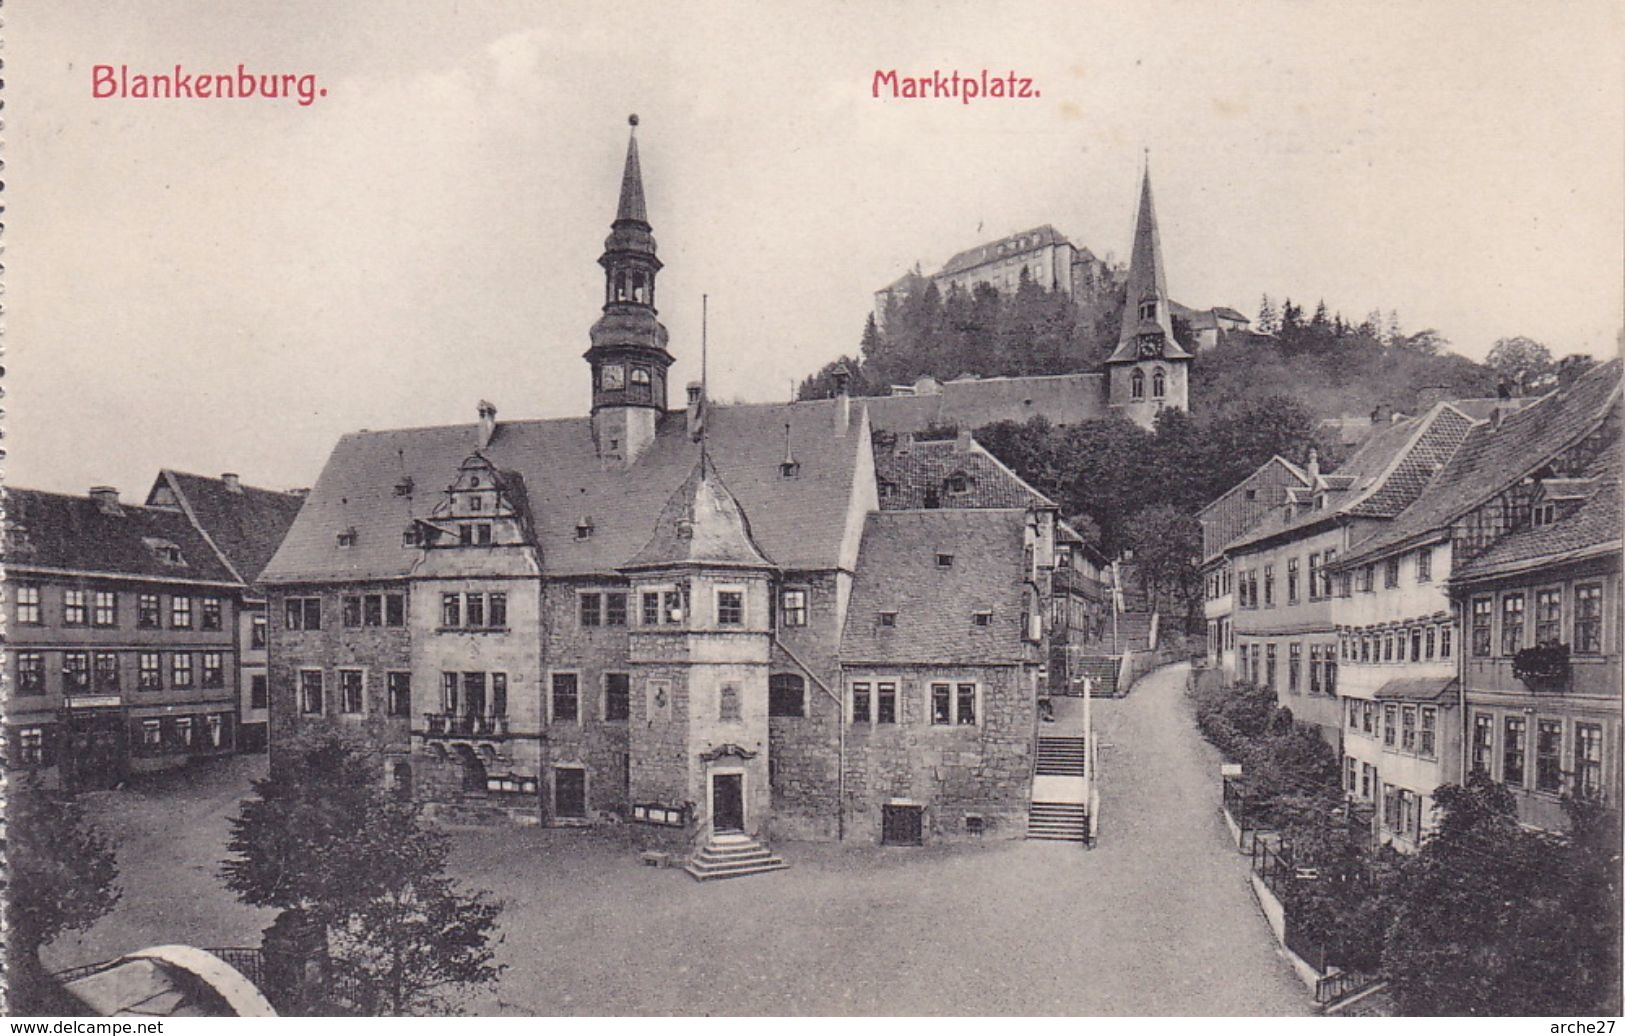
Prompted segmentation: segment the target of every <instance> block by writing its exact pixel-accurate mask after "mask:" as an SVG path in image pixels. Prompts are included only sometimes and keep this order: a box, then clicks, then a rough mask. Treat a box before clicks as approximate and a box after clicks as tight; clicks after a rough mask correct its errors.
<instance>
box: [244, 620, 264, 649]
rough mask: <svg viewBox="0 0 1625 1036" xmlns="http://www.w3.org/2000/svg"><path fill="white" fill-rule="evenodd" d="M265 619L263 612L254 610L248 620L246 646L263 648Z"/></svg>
mask: <svg viewBox="0 0 1625 1036" xmlns="http://www.w3.org/2000/svg"><path fill="white" fill-rule="evenodd" d="M266 625H267V624H266V621H265V613H264V612H256V613H254V615H253V616H252V617H251V618H250V619H249V620H248V646H249V647H250V648H257V649H260V650H264V649H265V634H266Z"/></svg>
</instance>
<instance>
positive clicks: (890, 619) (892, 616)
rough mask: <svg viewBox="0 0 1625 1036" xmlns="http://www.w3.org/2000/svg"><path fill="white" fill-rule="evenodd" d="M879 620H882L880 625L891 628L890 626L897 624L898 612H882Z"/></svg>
mask: <svg viewBox="0 0 1625 1036" xmlns="http://www.w3.org/2000/svg"><path fill="white" fill-rule="evenodd" d="M879 620H880V625H882V626H884V627H886V628H888V629H889V628H891V627H893V626H896V625H897V613H896V612H881V613H880V615H879Z"/></svg>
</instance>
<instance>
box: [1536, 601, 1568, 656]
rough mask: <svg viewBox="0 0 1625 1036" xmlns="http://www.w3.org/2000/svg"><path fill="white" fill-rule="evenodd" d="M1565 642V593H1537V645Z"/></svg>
mask: <svg viewBox="0 0 1625 1036" xmlns="http://www.w3.org/2000/svg"><path fill="white" fill-rule="evenodd" d="M1562 641H1563V591H1562V590H1555V589H1554V590H1539V591H1536V593H1535V643H1536V644H1541V645H1544V644H1560V643H1562Z"/></svg>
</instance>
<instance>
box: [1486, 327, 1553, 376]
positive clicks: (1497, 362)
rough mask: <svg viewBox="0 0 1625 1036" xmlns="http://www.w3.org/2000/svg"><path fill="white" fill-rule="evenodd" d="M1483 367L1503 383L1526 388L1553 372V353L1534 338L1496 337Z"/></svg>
mask: <svg viewBox="0 0 1625 1036" xmlns="http://www.w3.org/2000/svg"><path fill="white" fill-rule="evenodd" d="M1484 364H1485V366H1487V367H1489V368H1490V369H1491V370H1493V371H1494V372H1495V373H1496V376H1497V377H1499V378H1500V379H1501V382H1502V383H1503V384H1506V385H1529V384H1531V383H1533V382H1535V381H1536V380H1538V379H1540V378H1542V377H1544V376H1545V375H1546V374H1547V373H1548V372H1549V371H1550V370H1551V369H1552V352H1551V350H1550V349H1548V348H1546V347H1545V346H1544V345H1541V344H1540V343H1539V342H1537V341H1535V340H1534V339H1533V338H1525V337H1524V336H1523V335H1514V336H1513V337H1511V338H1497V339H1496V340H1495V344H1494V345H1493V346H1491V347H1490V354H1489V355H1488V356H1486V357H1485V358H1484Z"/></svg>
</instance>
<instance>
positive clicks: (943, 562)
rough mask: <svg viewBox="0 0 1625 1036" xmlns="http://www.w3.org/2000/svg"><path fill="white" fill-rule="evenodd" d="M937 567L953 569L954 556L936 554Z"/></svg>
mask: <svg viewBox="0 0 1625 1036" xmlns="http://www.w3.org/2000/svg"><path fill="white" fill-rule="evenodd" d="M937 567H938V568H953V567H954V556H953V555H952V554H938V555H937Z"/></svg>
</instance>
